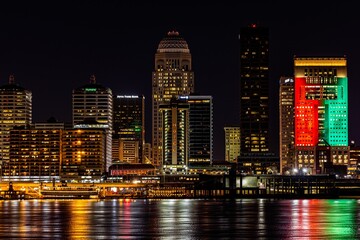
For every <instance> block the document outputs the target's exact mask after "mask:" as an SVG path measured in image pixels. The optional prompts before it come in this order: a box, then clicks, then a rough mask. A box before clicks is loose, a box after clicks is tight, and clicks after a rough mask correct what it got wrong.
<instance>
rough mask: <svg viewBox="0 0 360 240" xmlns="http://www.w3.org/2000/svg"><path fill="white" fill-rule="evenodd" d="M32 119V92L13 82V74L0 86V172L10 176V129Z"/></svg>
mask: <svg viewBox="0 0 360 240" xmlns="http://www.w3.org/2000/svg"><path fill="white" fill-rule="evenodd" d="M31 121H32V92H31V91H30V90H27V89H25V88H23V87H21V86H19V85H18V84H16V83H15V79H14V76H13V75H10V76H9V82H8V84H5V85H2V86H1V87H0V168H1V169H0V172H1V174H0V175H1V176H10V175H11V172H10V170H9V169H10V168H9V164H10V162H9V161H10V131H11V129H12V128H13V127H15V126H26V125H29V124H31Z"/></svg>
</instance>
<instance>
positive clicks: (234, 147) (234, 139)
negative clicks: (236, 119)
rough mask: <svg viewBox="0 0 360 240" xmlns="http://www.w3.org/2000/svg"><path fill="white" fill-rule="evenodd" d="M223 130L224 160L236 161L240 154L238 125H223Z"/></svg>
mask: <svg viewBox="0 0 360 240" xmlns="http://www.w3.org/2000/svg"><path fill="white" fill-rule="evenodd" d="M224 132H225V161H227V162H233V163H236V161H237V158H238V157H239V156H240V127H236V126H227V127H224Z"/></svg>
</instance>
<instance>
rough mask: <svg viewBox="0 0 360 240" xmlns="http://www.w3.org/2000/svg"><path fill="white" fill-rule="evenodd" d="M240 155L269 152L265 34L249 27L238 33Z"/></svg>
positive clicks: (267, 73) (254, 27) (266, 37)
mask: <svg viewBox="0 0 360 240" xmlns="http://www.w3.org/2000/svg"><path fill="white" fill-rule="evenodd" d="M240 131H241V134H240V139H241V140H240V141H241V144H240V145H241V153H265V152H269V32H268V29H267V28H265V27H260V26H257V25H256V24H251V25H250V26H248V27H244V28H241V31H240Z"/></svg>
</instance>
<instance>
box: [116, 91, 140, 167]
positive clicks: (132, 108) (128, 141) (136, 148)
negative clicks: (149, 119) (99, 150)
mask: <svg viewBox="0 0 360 240" xmlns="http://www.w3.org/2000/svg"><path fill="white" fill-rule="evenodd" d="M113 104H114V107H113V121H114V124H113V125H114V127H113V129H114V131H113V133H114V134H113V140H114V139H118V141H116V142H117V143H118V144H119V145H118V148H119V156H118V159H117V160H120V161H126V162H129V163H143V161H144V160H143V159H144V153H143V149H144V144H145V97H144V96H142V95H140V96H138V95H116V96H114V101H113ZM113 145H114V144H113ZM113 157H114V156H113Z"/></svg>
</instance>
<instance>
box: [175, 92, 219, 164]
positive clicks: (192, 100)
mask: <svg viewBox="0 0 360 240" xmlns="http://www.w3.org/2000/svg"><path fill="white" fill-rule="evenodd" d="M180 99H182V100H184V101H186V102H187V103H188V104H189V116H188V121H189V123H188V124H189V167H193V166H203V167H205V166H210V165H211V164H212V160H213V159H212V147H213V104H212V96H203V95H190V96H180Z"/></svg>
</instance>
